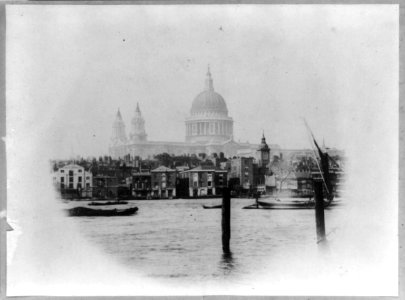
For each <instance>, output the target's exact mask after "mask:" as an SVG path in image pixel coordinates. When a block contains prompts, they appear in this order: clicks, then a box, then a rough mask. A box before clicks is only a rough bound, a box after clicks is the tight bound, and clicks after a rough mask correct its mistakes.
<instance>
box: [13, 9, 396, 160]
mask: <svg viewBox="0 0 405 300" xmlns="http://www.w3.org/2000/svg"><path fill="white" fill-rule="evenodd" d="M386 8H387V9H383V10H380V6H366V5H359V6H333V5H305V6H291V5H285V6H283V5H223V6H217V5H203V6H199V5H184V6H176V5H174V6H159V5H153V6H142V5H133V6H64V5H58V6H41V7H38V6H29V5H26V6H14V7H13V6H9V7H7V95H8V97H7V109H8V111H7V116H8V121H9V124H8V128H9V130H11V131H9V133H10V134H11V136H12V133H13V130H14V129H15V130H17V132H18V134H23V135H25V134H28V136H27V138H30V137H32V133H33V132H35V133H36V134H37V135H38V136H40V137H41V138H42V139H44V142H46V143H47V144H48V145H49V147H52V148H53V151H54V153H55V155H57V156H58V157H66V156H69V155H70V154H71V153H72V151H73V152H74V154H75V155H83V156H89V155H95V156H98V155H104V154H108V144H109V140H110V136H111V131H112V123H113V121H114V119H115V115H116V112H117V110H118V108H120V110H121V114H122V117H123V119H124V121H125V123H126V131H127V134H128V133H129V132H130V122H131V119H132V117H133V115H134V112H135V108H136V103H137V102H138V103H139V105H140V108H141V111H142V114H143V116H144V118H145V126H146V132H147V134H148V140H150V141H184V139H185V125H184V120H185V118H186V117H187V116H188V114H189V111H190V108H191V104H192V101H193V99H194V98H195V97H196V95H197V94H198V93H200V92H201V91H202V90H203V87H204V79H205V74H206V71H207V66H208V64H209V65H210V67H211V73H212V76H213V80H214V88H215V90H216V91H217V92H218V93H219V94H221V95H222V96H223V97H224V99H225V101H226V103H227V106H228V110H229V115H230V116H231V117H232V118H233V120H234V122H235V123H234V139H235V141H243V142H246V141H249V142H250V143H259V142H260V138H261V135H262V133H263V131H264V133H265V136H266V138H267V141H268V143H270V144H278V145H280V146H281V147H282V148H310V143H309V140H308V136H307V133H306V129H305V126H304V125H303V121H302V118H305V119H306V120H307V122H308V123H309V125H310V126H311V127H312V130H313V131H314V134H315V136H316V137H317V138H318V140H319V141H320V142H321V141H322V140H323V139H324V140H325V143H326V145H327V146H329V147H336V148H339V149H346V148H347V147H348V144H350V143H352V142H355V141H356V139H353V138H354V137H353V136H352V133H353V132H354V131H357V132H361V134H363V135H367V134H374V132H373V130H374V129H373V128H369V127H368V126H370V124H372V123H373V122H375V123H377V124H383V122H381V120H380V118H386V116H387V115H392V107H391V106H389V105H386V104H387V103H390V102H393V101H398V99H397V91H396V89H397V84H398V66H397V57H398V43H397V34H398V26H397V24H396V22H395V20H394V19H393V18H392V16H393V14H394V13H395V9H394V8H393V7H386ZM396 107H397V106H395V108H396ZM22 116H23V118H22V119H21V117H22ZM18 126H21V127H20V130H19V129H18V128H17V127H18ZM23 128H31V129H32V130H33V131H31V132H30V133H28V132H24V133H22V132H21V131H23ZM370 130H371V131H370ZM14 132H16V131H14ZM349 147H350V146H349Z"/></svg>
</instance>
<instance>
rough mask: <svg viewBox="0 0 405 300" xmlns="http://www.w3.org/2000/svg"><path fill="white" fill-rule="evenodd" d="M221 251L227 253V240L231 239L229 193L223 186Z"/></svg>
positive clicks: (228, 250) (228, 251)
mask: <svg viewBox="0 0 405 300" xmlns="http://www.w3.org/2000/svg"><path fill="white" fill-rule="evenodd" d="M221 225H222V251H223V252H224V254H229V253H230V252H231V250H230V249H229V240H230V239H231V193H230V190H229V188H224V190H223V197H222V224H221Z"/></svg>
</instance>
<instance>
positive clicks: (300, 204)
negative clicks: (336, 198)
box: [243, 199, 338, 209]
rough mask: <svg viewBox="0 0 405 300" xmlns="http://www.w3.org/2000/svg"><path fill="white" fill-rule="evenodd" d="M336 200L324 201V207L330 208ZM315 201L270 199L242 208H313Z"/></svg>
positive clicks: (334, 204) (335, 203) (335, 204)
mask: <svg viewBox="0 0 405 300" xmlns="http://www.w3.org/2000/svg"><path fill="white" fill-rule="evenodd" d="M337 205H338V203H337V202H326V201H324V207H325V209H326V208H330V207H334V206H337ZM314 208H315V201H313V200H308V201H302V200H280V199H277V200H272V201H271V202H264V201H257V204H256V203H254V204H251V205H248V206H245V207H243V209H314Z"/></svg>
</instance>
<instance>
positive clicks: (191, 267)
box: [68, 199, 340, 282]
mask: <svg viewBox="0 0 405 300" xmlns="http://www.w3.org/2000/svg"><path fill="white" fill-rule="evenodd" d="M221 201H222V200H221V199H176V200H152V201H129V204H128V205H127V206H126V207H128V206H137V207H138V208H139V211H138V212H137V213H136V214H135V215H133V216H125V217H74V218H70V219H73V220H74V222H75V223H78V226H79V228H80V231H81V232H82V233H83V234H84V236H86V237H87V238H88V239H89V240H90V241H91V242H92V243H94V244H96V245H98V246H99V247H101V248H102V249H103V250H104V251H105V252H106V253H107V254H108V255H111V258H112V259H116V260H118V261H119V262H120V263H122V264H123V265H126V266H127V267H128V268H130V269H132V270H136V271H137V272H140V273H141V274H143V275H144V276H146V277H149V278H156V279H163V280H176V279H181V280H182V281H190V282H196V281H198V282H203V281H210V280H216V279H218V278H219V279H221V280H225V281H229V282H238V281H243V278H247V277H248V278H252V276H254V274H257V273H258V272H267V271H269V270H273V269H280V267H281V268H282V264H285V263H288V262H289V261H291V260H290V258H293V260H294V259H295V260H296V259H298V260H299V259H300V258H302V259H306V256H307V255H313V254H316V253H317V243H316V229H315V212H314V210H312V209H307V210H262V209H259V210H257V209H242V207H244V206H246V205H250V204H252V203H254V200H253V199H232V200H231V228H232V229H231V235H232V236H231V243H230V248H231V251H232V254H231V255H230V256H224V255H223V253H222V245H221V209H203V207H202V204H207V205H214V204H220V203H221ZM82 204H84V203H80V204H79V202H76V201H74V202H70V203H69V204H68V205H69V206H79V205H80V206H81V205H82ZM110 207H111V206H110ZM118 207H121V208H122V207H123V206H117V208H118ZM339 209H340V208H339V207H337V208H333V210H332V209H331V210H326V211H325V218H326V220H327V232H330V231H331V229H334V228H336V226H337V224H338V220H337V217H336V215H337V212H338V211H339ZM280 264H281V266H280Z"/></svg>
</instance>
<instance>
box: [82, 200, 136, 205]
mask: <svg viewBox="0 0 405 300" xmlns="http://www.w3.org/2000/svg"><path fill="white" fill-rule="evenodd" d="M122 204H128V202H126V201H108V202H90V203H89V205H90V206H104V205H122Z"/></svg>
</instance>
